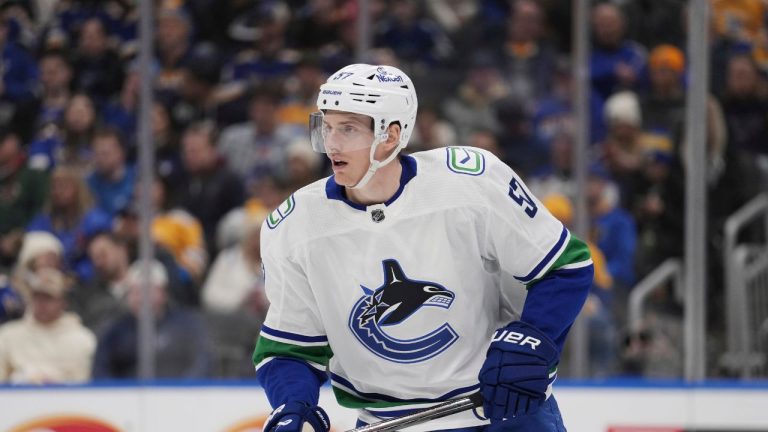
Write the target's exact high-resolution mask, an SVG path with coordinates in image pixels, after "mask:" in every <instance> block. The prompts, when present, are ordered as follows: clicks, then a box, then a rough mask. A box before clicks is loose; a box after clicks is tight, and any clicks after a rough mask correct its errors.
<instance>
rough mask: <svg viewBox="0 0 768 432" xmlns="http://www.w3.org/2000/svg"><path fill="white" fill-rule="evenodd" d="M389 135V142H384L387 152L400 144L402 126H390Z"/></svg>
mask: <svg viewBox="0 0 768 432" xmlns="http://www.w3.org/2000/svg"><path fill="white" fill-rule="evenodd" d="M387 135H388V136H387V140H386V141H385V142H384V144H385V146H386V147H387V150H389V149H390V148H395V147H397V144H398V143H399V142H400V124H399V123H392V124H390V125H389V128H388V129H387Z"/></svg>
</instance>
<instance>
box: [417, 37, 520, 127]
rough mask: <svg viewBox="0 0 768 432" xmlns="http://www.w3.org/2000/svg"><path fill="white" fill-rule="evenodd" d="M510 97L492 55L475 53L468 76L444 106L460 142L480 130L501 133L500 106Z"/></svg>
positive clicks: (446, 116) (447, 117)
mask: <svg viewBox="0 0 768 432" xmlns="http://www.w3.org/2000/svg"><path fill="white" fill-rule="evenodd" d="M509 97H510V89H509V87H508V86H507V84H506V83H505V82H504V80H503V78H502V75H501V72H500V71H499V68H498V66H497V65H496V62H495V61H494V59H493V57H492V56H491V55H490V54H488V53H483V52H481V53H477V54H475V55H473V56H472V58H471V60H470V66H469V71H468V72H467V74H466V77H465V78H464V79H463V81H462V82H461V84H460V85H459V87H458V88H457V89H456V92H455V93H454V94H453V95H451V96H450V97H448V98H447V100H446V102H445V105H444V106H445V108H444V111H445V118H446V120H448V122H450V124H452V125H453V126H454V127H455V128H456V133H457V135H458V142H467V139H468V138H469V135H470V134H471V133H472V131H474V130H477V129H485V130H489V131H491V132H493V133H495V134H498V133H500V132H501V129H502V125H501V124H500V123H499V119H498V106H499V104H500V103H501V102H503V101H504V100H506V99H507V98H509ZM417 124H418V122H417Z"/></svg>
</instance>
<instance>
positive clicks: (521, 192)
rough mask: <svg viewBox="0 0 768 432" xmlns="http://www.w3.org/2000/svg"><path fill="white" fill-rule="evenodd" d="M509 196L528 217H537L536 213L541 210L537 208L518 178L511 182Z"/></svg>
mask: <svg viewBox="0 0 768 432" xmlns="http://www.w3.org/2000/svg"><path fill="white" fill-rule="evenodd" d="M509 196H510V197H511V198H512V200H513V201H514V202H516V203H517V204H518V205H520V207H522V208H523V210H524V211H525V214H527V215H528V217H530V218H532V217H534V216H536V212H537V211H539V208H538V207H536V203H535V202H533V200H532V199H531V196H530V195H528V192H526V191H525V189H523V186H522V185H521V184H520V183H519V182H518V181H517V179H516V178H513V179H512V181H511V182H509Z"/></svg>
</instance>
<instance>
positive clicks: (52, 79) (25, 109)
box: [16, 51, 72, 140]
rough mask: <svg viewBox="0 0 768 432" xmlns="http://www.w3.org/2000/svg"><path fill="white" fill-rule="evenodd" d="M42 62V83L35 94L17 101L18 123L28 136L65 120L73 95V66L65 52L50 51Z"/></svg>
mask: <svg viewBox="0 0 768 432" xmlns="http://www.w3.org/2000/svg"><path fill="white" fill-rule="evenodd" d="M39 64H40V84H39V87H38V89H37V91H36V92H35V98H34V99H31V100H30V101H29V102H25V103H20V104H17V107H18V110H19V111H18V114H17V115H16V118H17V121H16V123H17V125H18V127H19V129H18V130H19V131H20V132H22V136H23V137H24V138H25V140H29V139H32V138H33V137H36V135H37V134H38V133H39V131H44V132H42V134H45V133H46V132H45V131H46V130H49V128H56V127H57V125H59V124H61V123H62V121H63V119H64V111H65V109H66V107H67V105H68V104H69V100H70V98H71V96H72V92H71V86H72V66H71V65H70V63H69V59H68V58H67V56H66V54H65V53H64V52H62V51H46V52H44V53H43V54H42V55H41V56H40V59H39Z"/></svg>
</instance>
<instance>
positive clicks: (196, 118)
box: [160, 52, 228, 131]
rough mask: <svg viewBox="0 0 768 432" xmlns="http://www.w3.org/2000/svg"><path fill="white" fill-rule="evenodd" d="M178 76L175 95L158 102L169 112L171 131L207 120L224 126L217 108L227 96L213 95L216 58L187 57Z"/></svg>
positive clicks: (209, 55)
mask: <svg viewBox="0 0 768 432" xmlns="http://www.w3.org/2000/svg"><path fill="white" fill-rule="evenodd" d="M178 73H179V82H178V86H177V88H176V91H175V92H174V93H171V94H169V95H165V96H164V97H161V99H160V100H161V101H163V104H164V105H165V106H166V107H167V108H168V114H169V115H170V118H171V125H172V126H173V128H174V129H175V130H176V131H183V130H184V129H186V128H187V127H188V126H189V125H191V124H192V123H196V122H200V121H203V120H206V119H211V120H216V121H217V122H223V120H224V119H222V115H221V114H220V105H221V104H222V103H223V102H225V101H226V99H224V96H227V95H224V96H220V95H219V93H217V91H216V85H217V83H218V81H219V64H218V60H217V58H216V56H215V54H214V53H208V52H206V53H196V54H193V55H191V56H189V58H188V59H187V60H186V61H185V63H184V65H183V66H181V67H180V68H179V71H178ZM227 97H228V96H227Z"/></svg>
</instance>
